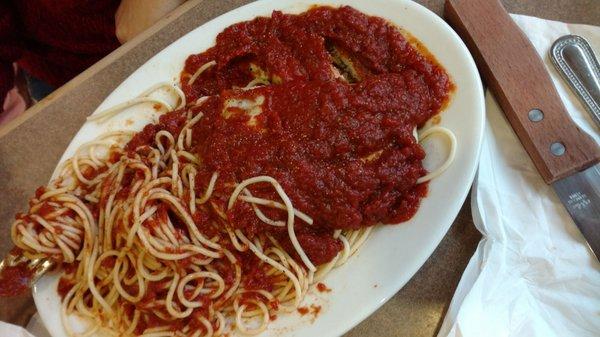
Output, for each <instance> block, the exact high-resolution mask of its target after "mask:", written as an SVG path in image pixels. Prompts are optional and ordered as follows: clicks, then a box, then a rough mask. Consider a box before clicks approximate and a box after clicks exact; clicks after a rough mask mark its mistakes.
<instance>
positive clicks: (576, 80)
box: [550, 35, 600, 128]
mask: <svg viewBox="0 0 600 337" xmlns="http://www.w3.org/2000/svg"><path fill="white" fill-rule="evenodd" d="M550 58H551V59H552V62H553V63H554V66H555V67H556V69H557V70H558V72H559V73H560V74H561V76H562V77H563V78H564V80H565V81H566V82H567V83H568V84H569V86H570V87H571V89H572V90H573V91H574V92H575V93H576V94H577V96H578V97H579V98H580V99H581V102H582V103H583V105H584V106H585V108H586V109H587V110H588V112H589V113H590V115H591V116H592V119H593V120H594V122H595V123H596V125H597V126H598V127H599V128H600V65H599V64H598V59H597V58H596V55H595V54H594V51H593V50H592V48H591V47H590V44H589V43H588V42H587V41H586V40H585V39H584V38H582V37H581V36H577V35H565V36H563V37H561V38H559V39H558V40H556V41H555V42H554V44H553V45H552V48H551V49H550Z"/></svg>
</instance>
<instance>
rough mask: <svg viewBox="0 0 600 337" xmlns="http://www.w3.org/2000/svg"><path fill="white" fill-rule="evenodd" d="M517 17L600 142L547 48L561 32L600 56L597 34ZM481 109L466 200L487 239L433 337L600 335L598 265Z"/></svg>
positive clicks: (498, 121)
mask: <svg viewBox="0 0 600 337" xmlns="http://www.w3.org/2000/svg"><path fill="white" fill-rule="evenodd" d="M513 19H514V20H515V21H516V23H517V24H518V25H519V26H520V27H521V29H522V30H523V31H524V32H525V34H526V35H527V37H529V39H530V40H531V42H532V43H533V45H534V46H535V48H536V50H537V51H538V53H539V54H540V55H541V56H542V58H543V60H544V63H545V65H546V67H547V68H548V71H549V72H550V75H551V76H552V79H553V81H554V84H555V86H556V87H557V89H558V91H559V93H560V96H561V98H562V100H563V102H564V103H565V106H566V107H567V109H568V110H569V113H570V114H571V117H572V118H573V119H574V120H575V122H576V123H577V124H578V125H579V126H580V127H581V128H583V129H584V130H585V131H586V132H588V133H589V134H591V135H593V137H594V138H595V140H596V141H600V137H599V130H598V128H597V127H595V126H594V125H593V122H592V119H591V118H590V117H589V115H588V113H587V112H586V111H585V109H584V107H583V106H582V105H581V104H580V103H579V101H578V100H577V97H576V96H575V95H574V94H573V93H572V92H571V91H570V89H569V88H568V86H567V84H566V83H564V82H563V81H562V79H561V78H560V76H559V74H558V73H557V72H556V70H555V69H554V67H553V65H552V62H551V60H550V58H549V56H548V51H549V49H550V46H551V45H552V43H553V42H554V41H555V40H556V39H557V38H559V37H561V36H563V35H566V34H577V35H581V36H583V37H584V38H586V39H587V40H588V41H589V42H590V44H591V46H592V48H593V49H594V50H595V52H596V53H597V54H599V53H600V27H592V26H585V25H570V24H565V23H561V22H555V21H548V20H542V19H538V18H533V17H527V16H521V15H513ZM486 110H487V126H486V132H485V136H484V143H483V148H482V153H481V160H480V163H479V173H478V177H477V178H476V181H475V184H474V186H473V193H472V196H471V201H472V210H473V218H474V222H475V225H476V226H477V228H478V229H479V230H480V231H481V233H482V234H483V239H482V241H481V242H480V243H479V246H478V247H477V251H476V252H475V255H474V256H473V257H472V258H471V261H470V262H469V264H468V266H467V268H466V270H465V272H464V274H463V276H462V279H461V281H460V283H459V285H458V288H457V290H456V293H455V294H454V298H453V299H452V303H451V304H450V308H449V310H448V313H447V315H446V318H445V320H444V322H443V325H442V327H441V329H440V332H439V334H438V337H446V336H448V337H482V336H485V337H495V336H498V337H499V336H502V337H513V336H527V337H537V336H540V337H541V336H543V337H554V336H556V337H568V336H577V337H582V336H590V337H592V336H595V337H597V336H600V264H599V263H598V261H597V260H596V259H595V258H594V257H593V255H592V254H591V252H590V251H589V250H588V248H587V247H586V245H585V241H584V239H583V237H582V235H581V233H580V232H579V230H578V229H577V227H576V226H575V224H574V223H573V221H572V220H571V218H570V217H569V215H568V214H567V212H566V210H565V209H564V208H563V206H562V205H561V203H560V201H559V200H558V197H557V196H556V195H555V193H554V191H553V189H552V188H551V187H550V186H547V185H546V184H545V183H544V181H543V180H542V178H541V177H540V176H539V174H538V173H537V171H536V169H535V167H534V166H533V163H532V162H531V160H530V159H529V157H528V156H527V153H526V152H525V150H524V149H523V147H522V145H521V143H520V142H519V140H518V139H517V136H516V135H515V133H514V132H513V130H512V129H511V127H510V125H509V123H508V122H507V120H506V118H505V117H504V114H503V113H502V111H501V110H500V107H499V106H498V104H497V103H496V101H495V100H494V97H493V96H492V95H491V94H490V93H489V92H488V93H487V94H486Z"/></svg>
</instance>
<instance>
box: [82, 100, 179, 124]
mask: <svg viewBox="0 0 600 337" xmlns="http://www.w3.org/2000/svg"><path fill="white" fill-rule="evenodd" d="M141 103H154V104H158V105H160V106H161V107H163V108H165V109H166V110H167V111H172V110H173V107H172V106H171V105H170V104H169V103H167V102H166V101H164V100H162V99H160V98H155V97H136V98H133V99H130V100H128V101H125V102H123V103H120V104H117V105H115V106H113V107H112V108H108V109H106V110H103V111H100V112H98V113H95V114H93V115H91V116H89V117H88V118H87V120H88V121H98V122H102V121H103V120H106V119H108V118H111V117H113V116H115V115H116V114H118V113H119V112H121V111H123V110H125V109H127V108H130V107H132V106H134V105H138V104H141Z"/></svg>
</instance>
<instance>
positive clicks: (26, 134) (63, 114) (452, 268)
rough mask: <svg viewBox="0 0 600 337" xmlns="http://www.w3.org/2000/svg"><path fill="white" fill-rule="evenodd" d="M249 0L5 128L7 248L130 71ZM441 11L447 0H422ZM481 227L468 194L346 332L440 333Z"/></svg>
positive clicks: (9, 316)
mask: <svg viewBox="0 0 600 337" xmlns="http://www.w3.org/2000/svg"><path fill="white" fill-rule="evenodd" d="M246 2H249V1H247V0H212V1H209V0H205V1H202V0H194V1H189V2H188V3H186V4H184V5H183V6H181V7H180V8H178V9H177V10H175V11H174V12H173V13H171V14H170V15H168V16H167V17H166V18H164V19H163V20H161V21H160V22H159V23H157V24H156V25H155V26H153V27H152V28H150V29H149V30H147V31H146V32H144V33H143V34H141V35H140V36H138V37H137V38H135V39H134V40H132V41H130V42H129V43H127V44H125V45H123V46H122V47H121V48H119V49H118V50H116V51H115V52H113V53H112V54H110V55H109V56H107V57H106V58H104V59H103V60H102V61H100V62H98V63H97V64H95V65H94V66H92V67H91V68H90V69H88V70H87V71H85V72H84V73H82V74H81V75H80V76H78V77H77V78H75V79H74V80H73V81H71V82H69V83H67V84H66V85H65V86H63V87H62V88H60V89H58V90H57V91H55V92H54V93H53V94H51V95H50V96H49V97H47V98H46V99H44V100H43V101H41V102H39V103H38V104H36V105H35V106H33V107H32V108H31V109H29V110H28V111H27V112H26V113H25V114H24V115H23V116H22V117H20V118H19V119H18V120H17V121H15V122H13V123H11V124H10V125H7V126H4V127H1V128H0V191H2V192H3V193H2V195H1V197H0V233H4V236H2V237H0V254H2V255H3V254H5V253H6V252H7V251H8V249H9V247H10V246H11V244H10V235H9V234H8V233H9V227H10V224H11V222H12V219H13V216H14V214H15V213H16V212H18V211H22V210H23V209H24V208H25V206H26V202H27V199H28V197H29V196H30V195H31V194H32V192H33V191H34V190H35V188H36V187H37V186H39V185H43V184H45V183H46V182H47V181H48V179H49V176H50V174H51V173H52V170H53V168H54V166H55V165H56V162H57V161H58V159H59V158H60V156H61V154H62V152H63V151H64V149H65V148H66V146H67V144H68V143H69V142H70V140H71V138H72V136H73V135H74V134H75V132H76V131H77V130H78V129H79V128H80V126H81V125H82V124H83V122H84V120H85V116H87V115H89V114H90V113H91V112H92V111H93V110H94V109H95V108H96V106H98V104H99V103H100V102H101V101H102V100H104V98H105V97H106V96H107V95H108V94H109V93H110V92H111V91H112V90H113V89H114V88H115V87H116V86H117V85H118V84H119V83H121V81H123V80H124V79H125V78H126V77H127V76H129V74H131V73H132V72H133V71H134V70H135V69H137V68H138V67H139V66H140V65H141V64H143V63H144V62H145V61H146V60H148V59H149V58H150V57H152V56H153V55H154V54H155V53H156V52H158V51H160V50H161V49H163V48H164V47H166V46H167V45H168V44H170V43H171V42H172V41H174V40H176V39H177V38H178V37H180V36H182V35H184V34H185V33H186V32H188V31H190V30H192V29H193V28H195V27H197V26H198V25H200V24H202V23H204V22H206V21H208V20H210V19H211V18H213V17H215V16H217V15H219V14H222V13H224V12H227V11H228V10H230V9H233V8H235V7H238V6H240V5H242V4H244V3H246ZM417 2H419V3H422V4H423V5H425V6H426V7H428V8H429V9H431V10H432V11H434V12H435V13H437V14H438V15H442V13H443V0H420V1H417ZM503 2H504V4H505V5H506V7H507V9H508V10H509V11H510V12H512V13H519V14H527V15H533V16H538V17H542V18H547V19H553V20H560V21H566V22H573V23H587V24H593V25H600V6H599V5H598V0H543V1H542V0H503ZM479 239H480V234H479V232H478V231H477V230H476V229H475V227H474V226H473V221H472V219H471V208H470V202H469V200H468V199H467V201H466V202H465V204H464V206H463V207H462V210H461V211H460V213H459V215H458V217H457V218H456V220H455V221H454V224H453V225H452V227H451V228H450V230H449V232H448V234H447V235H446V236H445V237H444V239H443V240H442V242H441V243H440V245H439V246H438V247H437V249H436V250H435V252H434V253H433V254H432V255H431V257H430V258H429V259H428V260H427V262H426V263H425V264H424V265H423V267H422V268H421V269H420V270H419V272H418V273H417V274H416V275H415V276H414V277H413V278H412V279H411V281H410V282H409V283H408V284H406V286H404V288H402V290H400V291H399V292H398V293H397V294H396V295H395V296H394V297H393V298H391V299H390V300H389V301H388V302H387V303H386V304H385V305H384V306H383V307H381V309H379V310H378V311H376V312H375V313H374V314H373V315H371V316H370V317H369V318H368V319H366V320H365V321H363V322H362V323H361V324H359V325H358V326H357V327H355V328H354V329H352V330H351V331H350V332H348V333H347V335H346V336H352V337H354V336H377V337H379V336H427V337H430V336H435V334H436V333H437V330H438V329H439V326H440V324H441V322H442V320H443V317H444V314H445V312H446V310H447V308H448V305H449V303H450V300H451V298H452V294H453V293H454V290H455V288H456V286H457V284H458V281H459V280H460V276H461V274H462V272H463V270H464V268H465V266H466V264H467V263H468V261H469V258H470V257H471V255H472V254H473V252H474V251H475V248H476V246H477V243H478V242H479ZM33 312H35V308H34V307H33V304H32V301H31V298H24V299H10V300H6V299H1V300H0V320H4V321H9V322H13V323H17V324H25V323H26V322H27V320H28V319H29V317H30V316H31V314H32V313H33Z"/></svg>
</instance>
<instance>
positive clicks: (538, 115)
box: [529, 109, 544, 122]
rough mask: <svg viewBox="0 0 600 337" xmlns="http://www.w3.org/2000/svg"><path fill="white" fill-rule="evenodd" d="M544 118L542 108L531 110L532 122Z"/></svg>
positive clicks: (530, 118) (530, 117)
mask: <svg viewBox="0 0 600 337" xmlns="http://www.w3.org/2000/svg"><path fill="white" fill-rule="evenodd" d="M542 119H544V113H543V112H542V110H540V109H531V110H529V120H530V121H532V122H539V121H541V120H542Z"/></svg>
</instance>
